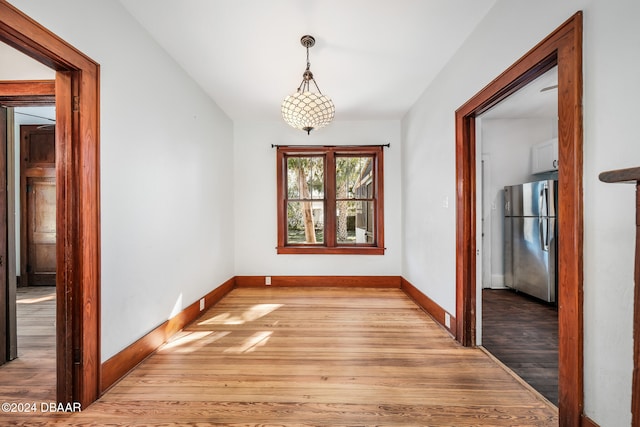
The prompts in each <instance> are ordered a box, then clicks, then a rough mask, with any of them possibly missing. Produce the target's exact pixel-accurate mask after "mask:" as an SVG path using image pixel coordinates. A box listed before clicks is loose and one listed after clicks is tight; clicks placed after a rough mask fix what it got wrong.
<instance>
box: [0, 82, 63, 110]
mask: <svg viewBox="0 0 640 427" xmlns="http://www.w3.org/2000/svg"><path fill="white" fill-rule="evenodd" d="M55 102H56V99H55V81H53V80H20V81H0V105H4V106H6V107H21V106H33V105H55Z"/></svg>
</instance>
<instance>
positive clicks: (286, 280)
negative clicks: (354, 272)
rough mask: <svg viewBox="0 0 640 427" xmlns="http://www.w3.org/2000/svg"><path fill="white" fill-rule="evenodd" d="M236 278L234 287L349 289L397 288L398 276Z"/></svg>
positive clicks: (398, 284) (398, 283)
mask: <svg viewBox="0 0 640 427" xmlns="http://www.w3.org/2000/svg"><path fill="white" fill-rule="evenodd" d="M268 277H270V278H271V285H266V284H265V282H266V280H265V279H266V277H265V276H236V286H238V287H249V286H252V287H256V286H299V287H306V286H309V287H320V286H335V287H351V288H399V287H400V283H401V282H400V280H401V277H400V276H268Z"/></svg>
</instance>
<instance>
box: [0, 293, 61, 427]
mask: <svg viewBox="0 0 640 427" xmlns="http://www.w3.org/2000/svg"><path fill="white" fill-rule="evenodd" d="M16 302H17V306H16V311H17V326H18V328H17V329H18V358H17V359H15V360H12V361H11V362H8V363H6V364H5V365H2V366H0V402H22V401H24V400H25V399H28V400H37V401H39V402H43V401H47V402H49V401H55V398H56V374H55V372H56V359H55V357H56V326H55V319H56V289H55V287H53V286H34V287H26V288H18V290H17V292H16ZM2 417H3V414H2V413H1V412H0V419H1V418H2ZM0 424H2V423H0Z"/></svg>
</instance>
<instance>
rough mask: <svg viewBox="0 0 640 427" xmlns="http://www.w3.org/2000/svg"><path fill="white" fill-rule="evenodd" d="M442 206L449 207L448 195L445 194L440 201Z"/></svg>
mask: <svg viewBox="0 0 640 427" xmlns="http://www.w3.org/2000/svg"><path fill="white" fill-rule="evenodd" d="M442 207H443V208H448V207H449V196H445V198H444V200H443V201H442Z"/></svg>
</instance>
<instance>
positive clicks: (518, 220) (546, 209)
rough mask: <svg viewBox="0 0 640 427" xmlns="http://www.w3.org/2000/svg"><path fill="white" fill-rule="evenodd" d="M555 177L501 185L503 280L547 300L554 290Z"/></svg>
mask: <svg viewBox="0 0 640 427" xmlns="http://www.w3.org/2000/svg"><path fill="white" fill-rule="evenodd" d="M557 188H558V186H557V181H555V180H545V181H536V182H528V183H525V184H520V185H512V186H507V187H504V200H505V204H504V270H505V284H506V285H507V286H508V287H510V288H513V289H516V290H518V291H520V292H524V293H526V294H528V295H532V296H534V297H537V298H540V299H542V300H544V301H547V302H555V301H556V293H557V276H556V266H557V257H556V254H557V251H556V248H557V225H556V205H557V197H556V194H557Z"/></svg>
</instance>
